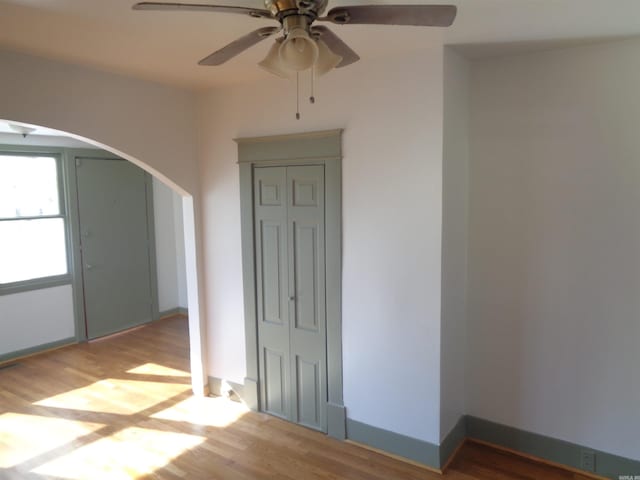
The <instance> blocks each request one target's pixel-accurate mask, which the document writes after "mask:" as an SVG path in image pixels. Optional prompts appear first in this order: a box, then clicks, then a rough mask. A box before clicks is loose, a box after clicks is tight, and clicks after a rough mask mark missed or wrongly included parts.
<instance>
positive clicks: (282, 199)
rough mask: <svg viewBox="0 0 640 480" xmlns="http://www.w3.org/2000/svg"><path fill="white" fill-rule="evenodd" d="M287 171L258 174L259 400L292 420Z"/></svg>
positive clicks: (261, 170) (268, 170)
mask: <svg viewBox="0 0 640 480" xmlns="http://www.w3.org/2000/svg"><path fill="white" fill-rule="evenodd" d="M286 195H287V192H286V170H285V169H284V168H281V167H278V168H258V169H256V171H255V192H254V198H255V199H256V203H255V235H256V283H257V295H258V297H257V298H258V302H257V304H258V312H257V313H258V350H259V352H260V355H259V358H260V365H259V367H260V369H259V374H260V397H261V400H262V401H261V404H262V405H263V409H264V411H266V412H268V413H271V414H272V415H276V416H279V417H283V418H286V419H291V418H292V414H291V405H292V402H291V381H290V378H291V377H290V375H291V371H290V368H289V361H290V360H289V358H290V355H289V307H288V304H289V294H288V288H289V285H288V279H287V276H288V270H287V235H286V231H287V204H286Z"/></svg>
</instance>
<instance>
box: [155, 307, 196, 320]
mask: <svg viewBox="0 0 640 480" xmlns="http://www.w3.org/2000/svg"><path fill="white" fill-rule="evenodd" d="M174 315H187V316H188V315H189V310H187V309H186V308H184V307H176V308H171V309H169V310H165V311H163V312H159V313H158V318H166V317H172V316H174Z"/></svg>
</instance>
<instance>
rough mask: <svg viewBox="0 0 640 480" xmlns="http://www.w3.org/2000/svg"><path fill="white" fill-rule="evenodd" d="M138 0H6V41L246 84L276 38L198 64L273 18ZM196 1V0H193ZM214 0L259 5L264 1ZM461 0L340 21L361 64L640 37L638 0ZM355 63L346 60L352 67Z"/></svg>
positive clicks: (174, 79)
mask: <svg viewBox="0 0 640 480" xmlns="http://www.w3.org/2000/svg"><path fill="white" fill-rule="evenodd" d="M135 1H136V0H0V48H7V49H12V50H18V51H22V52H27V53H33V54H36V55H41V56H46V57H50V58H55V59H60V60H64V61H68V62H72V63H78V64H84V65H90V66H93V67H97V68H100V69H103V70H108V71H113V72H119V73H124V74H128V75H133V76H137V77H140V78H146V79H150V80H155V81H158V82H162V83H168V84H173V85H179V86H183V87H189V88H205V87H209V86H216V85H225V84H231V83H248V82H255V81H259V80H260V79H261V78H266V77H267V76H268V74H266V73H264V72H262V71H261V70H260V69H259V68H257V67H256V65H255V64H256V63H257V62H258V61H260V60H261V59H262V57H264V55H266V51H267V49H268V47H269V41H268V40H267V41H266V42H263V43H262V44H260V45H258V46H256V47H254V48H252V49H251V50H249V51H247V52H245V53H244V54H242V55H241V56H239V57H237V58H235V59H233V60H231V61H230V62H229V63H227V64H225V65H223V66H221V67H199V66H197V65H196V62H197V61H198V60H200V59H201V58H203V57H205V56H207V55H208V54H209V53H211V52H213V51H214V50H217V49H218V48H220V47H222V46H223V45H225V44H226V43H228V42H230V41H232V40H234V39H235V38H237V37H238V36H240V35H243V34H245V33H247V32H249V31H250V30H253V29H256V28H259V27H262V26H265V25H269V22H268V21H265V20H258V19H251V18H247V17H244V16H240V15H229V14H226V15H225V14H210V13H209V14H206V13H195V12H140V11H132V10H131V5H132V4H133V3H134V2H135ZM192 1H193V0H192ZM197 1H200V3H206V1H205V0H197ZM215 3H218V4H225V3H226V4H227V5H240V6H249V7H262V2H261V0H238V1H227V0H217V1H215ZM400 3H402V4H417V3H424V2H423V1H420V0H387V1H376V0H367V1H364V2H358V1H354V0H351V1H346V0H332V1H330V7H331V6H337V5H349V4H400ZM434 3H454V4H456V5H457V6H458V18H457V19H456V22H455V23H454V25H453V26H452V27H451V28H449V29H439V28H415V27H385V26H361V25H352V26H334V27H333V28H334V30H335V32H336V33H338V34H339V35H340V36H341V37H342V38H343V39H344V40H345V41H347V42H348V43H349V45H350V46H351V47H352V48H353V49H354V50H356V51H357V52H358V53H359V54H360V56H361V57H362V61H367V60H370V59H373V58H377V57H381V56H384V55H389V54H402V53H403V52H409V51H415V50H419V49H420V48H424V46H425V45H429V44H438V43H440V42H444V43H446V44H452V45H463V47H462V51H463V52H466V53H467V54H469V55H471V56H485V55H493V54H500V53H504V52H516V51H524V50H532V49H539V48H551V47H554V46H558V45H572V44H575V43H576V42H584V41H594V40H601V39H611V38H619V37H628V36H635V35H640V0H452V1H450V2H447V0H444V1H443V0H440V1H439V2H434ZM347 68H348V67H347Z"/></svg>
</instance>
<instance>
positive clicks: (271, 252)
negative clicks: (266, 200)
mask: <svg viewBox="0 0 640 480" xmlns="http://www.w3.org/2000/svg"><path fill="white" fill-rule="evenodd" d="M281 230H282V228H281V225H279V224H278V223H274V222H269V221H266V220H263V221H261V222H260V233H261V235H262V242H261V246H262V248H261V252H260V261H261V267H262V268H261V270H262V275H261V276H260V277H259V278H260V281H261V286H262V309H261V310H262V311H263V312H264V321H265V322H269V323H275V324H278V325H282V324H283V319H282V308H281V304H282V293H283V292H282V288H281V287H282V286H283V285H285V283H284V279H283V277H282V274H283V272H282V270H281V268H280V265H281V264H282V258H281V255H280V249H281V246H282V241H283V234H282V231H281Z"/></svg>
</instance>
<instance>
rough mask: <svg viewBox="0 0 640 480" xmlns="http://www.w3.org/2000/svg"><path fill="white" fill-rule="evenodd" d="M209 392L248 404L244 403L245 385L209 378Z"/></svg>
mask: <svg viewBox="0 0 640 480" xmlns="http://www.w3.org/2000/svg"><path fill="white" fill-rule="evenodd" d="M209 392H210V393H211V394H213V395H217V396H219V397H226V396H228V397H229V398H230V399H231V400H235V401H239V402H243V403H246V402H245V401H244V397H245V393H244V385H241V384H239V383H235V382H229V381H227V380H222V379H220V378H216V377H209Z"/></svg>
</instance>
